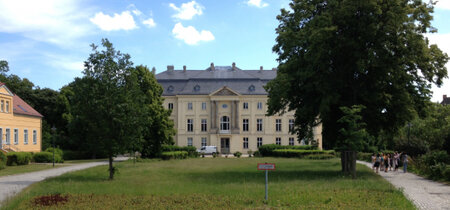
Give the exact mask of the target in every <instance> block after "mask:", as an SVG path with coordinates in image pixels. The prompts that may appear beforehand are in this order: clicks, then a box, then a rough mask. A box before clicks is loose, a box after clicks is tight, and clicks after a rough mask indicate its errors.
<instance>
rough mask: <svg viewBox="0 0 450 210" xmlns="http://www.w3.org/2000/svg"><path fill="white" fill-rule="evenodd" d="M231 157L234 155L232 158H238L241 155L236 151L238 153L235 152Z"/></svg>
mask: <svg viewBox="0 0 450 210" xmlns="http://www.w3.org/2000/svg"><path fill="white" fill-rule="evenodd" d="M233 155H234V157H237V158H240V157H241V155H242V153H241V152H239V151H238V152H235V153H234V154H233Z"/></svg>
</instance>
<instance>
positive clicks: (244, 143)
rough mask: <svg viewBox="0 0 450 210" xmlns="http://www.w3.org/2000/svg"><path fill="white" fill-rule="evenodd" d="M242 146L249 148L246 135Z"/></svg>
mask: <svg viewBox="0 0 450 210" xmlns="http://www.w3.org/2000/svg"><path fill="white" fill-rule="evenodd" d="M242 147H243V148H244V149H248V137H244V139H243V143H242Z"/></svg>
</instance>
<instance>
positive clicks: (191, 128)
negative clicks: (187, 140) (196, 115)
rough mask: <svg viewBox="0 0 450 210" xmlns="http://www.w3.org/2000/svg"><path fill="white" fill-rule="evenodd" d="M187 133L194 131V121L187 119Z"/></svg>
mask: <svg viewBox="0 0 450 210" xmlns="http://www.w3.org/2000/svg"><path fill="white" fill-rule="evenodd" d="M187 131H188V132H193V131H194V119H187Z"/></svg>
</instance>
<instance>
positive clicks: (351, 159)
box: [349, 151, 356, 179]
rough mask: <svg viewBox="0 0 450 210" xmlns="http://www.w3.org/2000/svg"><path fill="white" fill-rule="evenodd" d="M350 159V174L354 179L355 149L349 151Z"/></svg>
mask: <svg viewBox="0 0 450 210" xmlns="http://www.w3.org/2000/svg"><path fill="white" fill-rule="evenodd" d="M350 154H351V155H350V159H349V162H350V165H351V167H350V172H351V174H352V178H353V179H356V152H355V151H350Z"/></svg>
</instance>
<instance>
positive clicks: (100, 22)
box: [89, 11, 137, 31]
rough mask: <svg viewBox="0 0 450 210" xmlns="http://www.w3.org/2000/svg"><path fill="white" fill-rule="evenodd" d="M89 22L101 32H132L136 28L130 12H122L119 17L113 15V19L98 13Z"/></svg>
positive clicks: (115, 14)
mask: <svg viewBox="0 0 450 210" xmlns="http://www.w3.org/2000/svg"><path fill="white" fill-rule="evenodd" d="M89 20H90V21H91V22H92V23H94V24H95V25H97V26H98V27H99V28H100V29H102V30H103V31H117V30H133V29H136V28H137V26H136V23H135V22H134V18H133V16H132V15H131V14H130V11H123V12H122V13H121V14H120V15H119V14H117V13H114V16H113V17H111V16H109V15H105V14H103V12H99V13H96V14H95V16H94V17H93V18H90V19H89Z"/></svg>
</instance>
